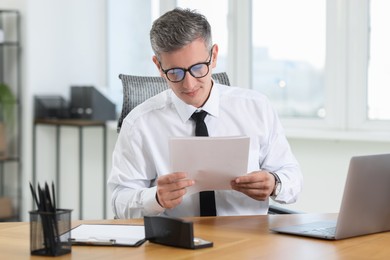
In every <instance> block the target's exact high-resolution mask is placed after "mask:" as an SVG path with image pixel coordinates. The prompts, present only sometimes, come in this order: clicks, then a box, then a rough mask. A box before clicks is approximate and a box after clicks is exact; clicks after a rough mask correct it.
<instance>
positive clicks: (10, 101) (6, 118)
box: [0, 83, 16, 158]
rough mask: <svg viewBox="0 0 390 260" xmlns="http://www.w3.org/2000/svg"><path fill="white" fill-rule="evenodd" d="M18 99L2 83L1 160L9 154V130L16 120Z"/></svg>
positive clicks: (0, 115)
mask: <svg viewBox="0 0 390 260" xmlns="http://www.w3.org/2000/svg"><path fill="white" fill-rule="evenodd" d="M15 102H16V99H15V96H14V94H13V93H12V91H11V89H10V88H9V87H8V85H7V84H5V83H0V158H1V157H5V156H6V154H7V137H6V133H7V129H9V128H10V127H11V126H12V122H13V120H14V118H13V116H14V115H13V113H14V105H15Z"/></svg>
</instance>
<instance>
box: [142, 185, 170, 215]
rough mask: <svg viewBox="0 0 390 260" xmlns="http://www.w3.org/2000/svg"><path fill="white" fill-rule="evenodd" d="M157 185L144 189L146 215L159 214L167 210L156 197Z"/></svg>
mask: <svg viewBox="0 0 390 260" xmlns="http://www.w3.org/2000/svg"><path fill="white" fill-rule="evenodd" d="M156 193H157V186H154V187H152V188H149V189H145V190H144V191H143V194H142V195H143V198H144V216H153V215H159V214H161V213H163V212H164V211H165V209H164V208H163V207H161V205H160V204H159V203H158V202H157V199H156Z"/></svg>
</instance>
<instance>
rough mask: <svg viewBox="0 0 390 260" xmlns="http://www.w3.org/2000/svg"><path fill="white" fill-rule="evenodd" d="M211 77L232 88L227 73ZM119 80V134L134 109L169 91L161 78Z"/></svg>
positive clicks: (124, 77) (124, 78)
mask: <svg viewBox="0 0 390 260" xmlns="http://www.w3.org/2000/svg"><path fill="white" fill-rule="evenodd" d="M211 77H212V78H213V79H214V81H215V82H217V83H220V84H223V85H227V86H230V82H229V77H228V75H227V74H226V72H219V73H214V74H212V75H211ZM119 78H120V79H121V80H122V85H123V104H122V112H121V115H120V117H119V119H118V126H117V131H118V133H119V131H120V129H121V127H122V122H123V119H124V118H125V117H126V116H127V114H128V113H129V112H130V111H131V110H132V109H133V108H135V107H136V106H137V105H139V104H141V103H142V102H144V101H145V100H146V99H148V98H150V97H153V96H155V95H157V94H158V93H160V92H162V91H164V90H166V89H168V84H167V82H166V80H165V79H164V78H162V77H160V76H155V77H145V76H133V75H124V74H120V75H119Z"/></svg>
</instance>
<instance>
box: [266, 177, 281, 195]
mask: <svg viewBox="0 0 390 260" xmlns="http://www.w3.org/2000/svg"><path fill="white" fill-rule="evenodd" d="M269 173H270V174H271V175H272V176H274V179H275V185H274V189H273V191H272V193H271V197H273V198H276V197H277V196H278V195H279V193H280V191H281V189H282V182H281V181H280V178H279V176H278V174H276V173H275V172H269Z"/></svg>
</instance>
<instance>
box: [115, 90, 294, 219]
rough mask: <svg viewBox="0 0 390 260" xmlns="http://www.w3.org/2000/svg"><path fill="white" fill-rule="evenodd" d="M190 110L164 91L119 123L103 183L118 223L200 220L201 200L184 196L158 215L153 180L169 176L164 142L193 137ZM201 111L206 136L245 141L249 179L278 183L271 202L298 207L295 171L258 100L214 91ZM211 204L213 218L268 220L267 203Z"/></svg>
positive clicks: (221, 196) (240, 199)
mask: <svg viewBox="0 0 390 260" xmlns="http://www.w3.org/2000/svg"><path fill="white" fill-rule="evenodd" d="M195 110H197V108H196V107H193V106H191V105H187V104H186V103H184V102H183V101H182V100H180V99H179V98H178V97H177V96H176V95H175V94H174V93H173V92H172V90H170V89H168V90H166V91H164V92H162V93H160V94H158V95H157V96H155V97H152V98H151V99H148V100H147V101H145V102H144V103H142V104H141V105H139V106H137V107H136V108H135V109H133V110H132V111H131V112H130V113H129V115H128V116H127V117H126V118H125V119H124V121H123V124H122V128H121V131H120V133H119V136H118V140H117V143H116V146H115V149H114V152H113V157H112V159H113V160H112V170H111V173H110V177H109V179H108V186H109V189H110V190H111V191H112V207H113V211H114V214H115V215H116V216H117V217H119V218H140V217H143V216H150V215H161V214H165V215H168V216H174V217H185V216H199V194H193V195H190V196H188V195H187V196H184V199H183V201H182V203H181V204H180V205H179V206H177V207H176V208H174V209H164V208H162V207H161V206H160V205H159V203H158V202H157V200H156V179H157V178H158V177H159V176H161V175H165V174H168V173H171V170H170V166H169V164H170V163H169V162H170V160H169V148H168V142H169V139H170V138H171V137H183V136H194V135H195V122H194V121H193V120H191V115H192V114H193V113H194V112H195ZM203 110H205V111H207V112H208V115H207V116H206V118H205V123H206V125H207V129H208V132H209V136H238V135H245V136H249V137H250V151H249V161H248V173H250V172H252V171H258V170H260V169H263V170H267V171H272V172H275V173H276V174H277V175H278V176H279V178H280V180H281V182H282V189H281V191H280V193H279V194H278V196H277V197H276V198H275V200H276V201H278V202H280V203H292V202H295V201H296V199H297V195H298V194H299V192H300V191H301V186H302V174H301V171H300V168H299V164H298V163H297V161H296V159H295V157H294V156H293V154H292V152H291V149H290V146H289V144H288V142H287V139H286V137H285V135H284V131H283V128H282V126H281V124H280V121H279V119H278V116H277V114H276V112H275V110H274V109H273V108H272V107H271V105H270V102H269V101H268V100H267V98H266V97H265V96H264V95H262V94H261V93H259V92H257V91H254V90H249V89H243V88H237V87H228V86H224V85H220V84H216V83H214V86H213V87H212V89H211V94H210V96H209V98H208V100H207V102H206V103H205V105H204V106H203ZM188 149H191V147H188ZM243 174H246V173H243ZM215 201H216V208H217V215H218V216H232V215H258V214H267V212H268V206H269V202H268V200H266V201H257V200H254V199H252V198H250V197H248V196H247V195H245V194H243V193H241V192H238V191H234V190H223V191H221V190H217V191H215Z"/></svg>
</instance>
